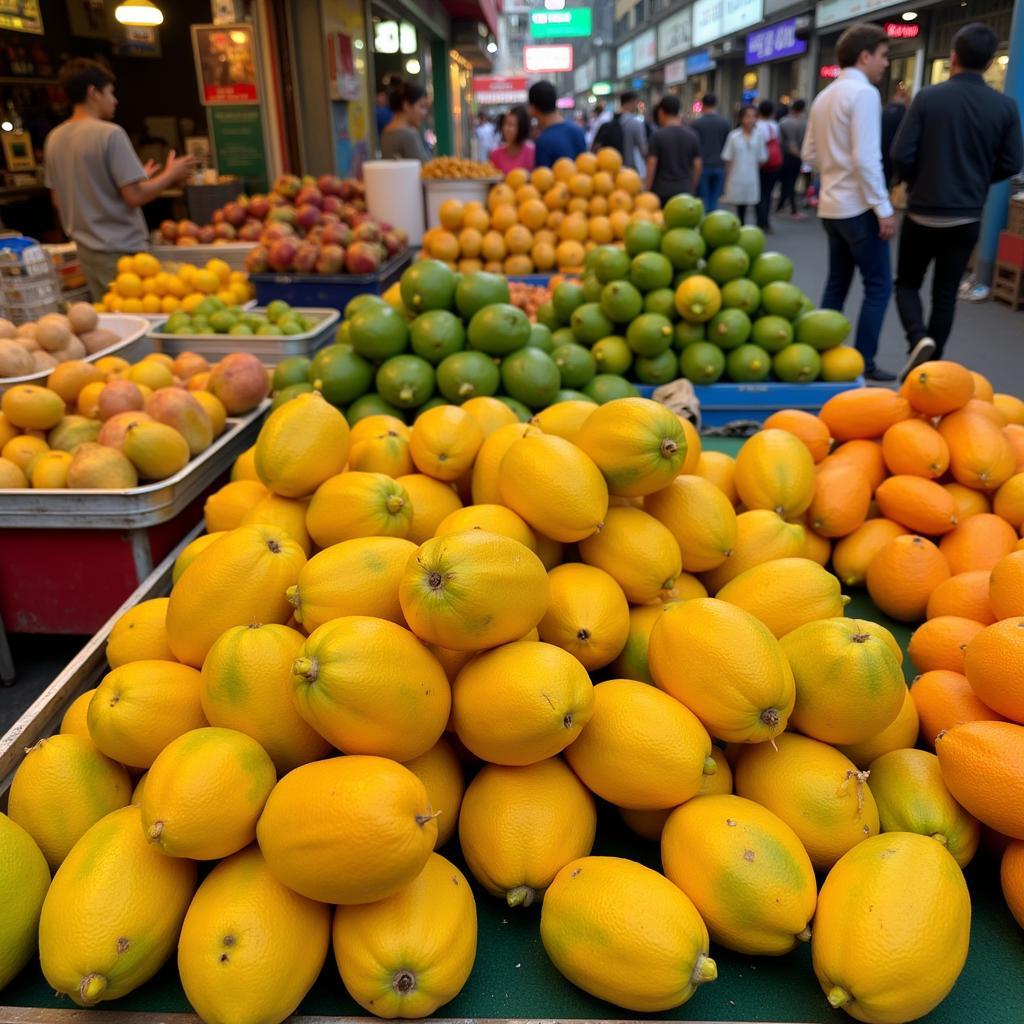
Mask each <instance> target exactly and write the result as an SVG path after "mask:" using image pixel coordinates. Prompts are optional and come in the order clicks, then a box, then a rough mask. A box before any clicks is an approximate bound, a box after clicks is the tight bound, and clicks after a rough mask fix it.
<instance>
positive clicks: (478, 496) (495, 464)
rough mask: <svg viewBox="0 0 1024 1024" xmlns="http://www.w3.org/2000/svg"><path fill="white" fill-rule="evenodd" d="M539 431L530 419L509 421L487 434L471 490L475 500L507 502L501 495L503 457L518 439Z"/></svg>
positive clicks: (474, 470) (480, 502)
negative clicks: (528, 420) (518, 421)
mask: <svg viewBox="0 0 1024 1024" xmlns="http://www.w3.org/2000/svg"><path fill="white" fill-rule="evenodd" d="M539 435H540V431H539V430H538V429H537V428H536V427H534V426H531V425H530V424H529V423H509V424H508V425H506V426H504V427H499V428H498V429H497V430H496V431H495V432H494V433H493V434H491V435H489V436H488V437H487V438H486V440H485V441H484V443H483V444H482V445H481V446H480V450H479V451H478V452H477V456H476V461H475V462H474V463H473V474H472V478H471V491H472V497H473V502H474V504H477V505H498V504H502V505H503V504H507V503H506V502H505V500H504V499H503V498H502V496H501V482H500V481H501V476H500V473H501V460H502V459H503V458H504V457H505V453H506V452H507V451H508V450H509V448H511V447H512V445H513V444H515V443H516V441H519V440H521V439H522V438H524V437H537V436H539Z"/></svg>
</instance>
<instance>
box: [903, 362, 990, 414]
mask: <svg viewBox="0 0 1024 1024" xmlns="http://www.w3.org/2000/svg"><path fill="white" fill-rule="evenodd" d="M903 390H904V394H905V396H906V399H907V401H908V402H910V405H911V407H912V408H913V409H914V411H915V412H921V413H924V414H925V415H926V416H944V415H945V414H946V413H948V412H953V411H955V410H956V409H960V408H962V407H963V406H964V405H966V404H967V403H968V402H969V401H970V400H971V399H972V398H973V397H974V379H973V378H972V376H971V372H970V370H968V369H967V368H966V367H963V366H961V365H960V364H959V363H954V362H950V361H949V360H948V359H933V360H931V361H929V362H927V363H921V365H920V366H915V367H914V369H913V370H911V371H910V373H909V374H908V375H907V379H906V382H905V384H904V388H903Z"/></svg>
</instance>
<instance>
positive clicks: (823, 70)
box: [818, 64, 842, 78]
mask: <svg viewBox="0 0 1024 1024" xmlns="http://www.w3.org/2000/svg"><path fill="white" fill-rule="evenodd" d="M840 70H842V69H841V68H840V67H839V65H838V64H822V65H821V67H820V68H818V77H819V78H838V77H839V72H840Z"/></svg>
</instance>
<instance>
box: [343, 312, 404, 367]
mask: <svg viewBox="0 0 1024 1024" xmlns="http://www.w3.org/2000/svg"><path fill="white" fill-rule="evenodd" d="M349 337H351V339H352V346H353V348H355V350H356V351H357V352H358V353H359V354H360V355H361V356H365V357H366V358H367V359H369V360H371V361H372V362H382V361H383V360H385V359H389V358H390V357H391V356H397V355H398V354H399V353H400V352H404V351H405V348H406V346H407V345H408V343H409V328H408V325H407V324H406V322H405V321H404V320H403V319H402V318H401V317H400V316H399V315H398V314H397V313H396V312H395V311H394V310H393V309H392V308H391V307H390V306H378V307H374V308H371V309H364V310H361V311H360V312H358V313H356V315H355V316H354V317H352V319H351V320H350V321H349Z"/></svg>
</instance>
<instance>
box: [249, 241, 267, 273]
mask: <svg viewBox="0 0 1024 1024" xmlns="http://www.w3.org/2000/svg"><path fill="white" fill-rule="evenodd" d="M267 256H268V253H267V247H266V246H265V245H257V246H256V248H255V249H253V250H251V251H250V252H249V254H248V255H247V256H246V257H245V269H246V270H247V271H248V272H249V273H250V274H262V273H264V272H265V271H266V269H267V268H268V267H269V266H270V263H269V262H268V259H267Z"/></svg>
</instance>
